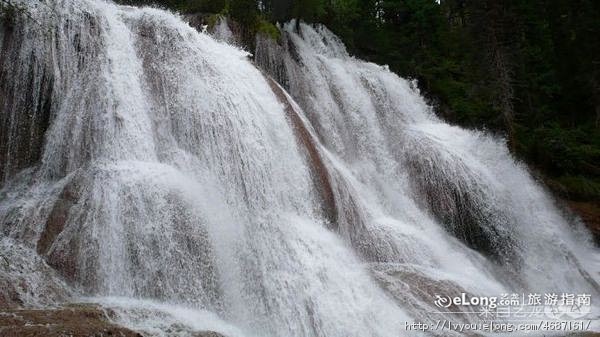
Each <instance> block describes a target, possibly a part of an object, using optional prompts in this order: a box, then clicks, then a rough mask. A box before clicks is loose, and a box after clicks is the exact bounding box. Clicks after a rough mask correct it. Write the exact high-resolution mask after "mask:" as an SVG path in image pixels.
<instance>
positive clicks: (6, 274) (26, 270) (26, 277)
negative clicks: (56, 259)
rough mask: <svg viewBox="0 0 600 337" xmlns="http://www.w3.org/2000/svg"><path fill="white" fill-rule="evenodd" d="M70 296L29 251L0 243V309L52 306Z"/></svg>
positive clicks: (54, 276) (58, 278)
mask: <svg viewBox="0 0 600 337" xmlns="http://www.w3.org/2000/svg"><path fill="white" fill-rule="evenodd" d="M71 295H72V290H71V289H70V288H69V286H68V285H67V284H66V283H65V282H64V281H63V280H62V279H61V278H60V276H59V275H58V273H56V271H54V270H53V269H52V268H51V267H50V266H48V265H47V264H46V262H45V261H44V260H43V259H42V258H41V257H40V256H38V255H37V254H35V251H33V249H30V248H27V247H24V246H23V245H20V244H17V243H14V242H13V241H12V240H9V239H4V240H1V241H0V308H4V309H8V308H13V309H14V308H20V307H28V306H47V305H53V304H55V303H61V302H64V301H67V300H68V299H69V298H70V297H71Z"/></svg>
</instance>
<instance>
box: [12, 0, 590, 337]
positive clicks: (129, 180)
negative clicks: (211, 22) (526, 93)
mask: <svg viewBox="0 0 600 337" xmlns="http://www.w3.org/2000/svg"><path fill="white" fill-rule="evenodd" d="M15 3H16V4H18V5H19V6H21V7H22V8H23V11H22V13H21V14H19V15H15V17H14V18H4V19H3V20H2V26H1V27H0V43H1V45H0V46H1V47H0V130H1V133H0V188H1V189H0V233H1V234H0V235H1V241H0V243H1V244H0V249H2V250H1V251H0V252H4V251H10V252H13V254H16V253H14V252H19V254H18V255H19V258H20V259H22V260H24V261H23V262H22V264H23V265H25V266H27V268H26V270H29V272H28V273H29V274H31V279H33V280H34V281H35V282H36V284H38V283H39V284H40V286H36V287H33V289H30V292H33V293H29V294H28V296H23V302H24V304H26V305H39V304H44V305H48V304H52V302H54V303H55V304H57V303H59V302H60V301H77V300H78V301H82V300H90V301H94V302H98V303H101V304H103V305H105V306H108V307H112V308H115V311H116V312H117V314H118V316H119V318H118V319H119V320H120V322H121V323H122V324H125V325H127V326H130V327H132V328H135V329H138V330H140V331H142V332H144V333H146V334H149V335H157V336H168V335H177V336H183V335H186V334H188V335H191V334H192V332H194V331H204V330H212V331H217V332H220V333H223V334H224V335H226V336H273V337H275V336H290V337H291V336H293V337H296V336H298V337H304V336H306V337H316V336H328V337H353V336H356V337H358V336H361V337H362V336H373V337H385V336H389V337H392V336H398V335H399V334H401V335H404V334H414V335H417V333H415V332H410V331H406V330H405V322H412V321H414V320H416V319H419V320H425V321H427V320H429V321H431V320H433V319H436V318H440V317H452V318H453V319H457V318H456V317H455V316H452V315H451V313H450V312H447V313H441V314H436V315H437V316H434V314H431V313H430V312H432V311H439V308H437V307H435V305H434V304H433V299H434V298H435V296H434V295H435V294H443V295H454V294H458V293H461V292H466V293H469V294H476V295H482V296H491V295H499V294H501V293H510V292H516V291H519V292H522V291H523V292H524V291H531V292H544V291H556V292H562V291H570V292H580V293H591V294H594V295H598V294H599V289H598V284H597V280H598V272H599V270H600V266H599V264H600V257H599V255H598V251H597V249H596V248H594V247H593V246H592V243H591V242H590V241H589V240H588V239H586V235H587V236H589V235H588V234H587V233H585V230H584V229H583V228H582V226H581V225H580V224H578V223H577V222H576V221H573V220H572V219H570V218H569V217H568V216H567V215H566V214H564V213H563V212H561V211H560V210H559V208H557V207H556V205H555V204H554V201H553V200H552V198H551V197H550V196H549V194H548V193H546V192H545V191H544V189H543V188H542V187H541V186H540V185H539V184H538V183H537V182H536V181H535V180H534V179H533V178H532V176H531V175H530V174H529V173H528V171H527V169H526V168H525V167H524V166H523V165H522V164H521V163H518V162H516V161H515V160H514V159H513V158H512V157H511V155H510V154H509V152H508V150H507V148H506V146H505V144H504V142H503V141H502V140H501V139H498V138H495V137H492V136H490V135H488V134H485V133H483V132H478V131H471V130H465V129H461V128H458V127H455V126H451V125H448V124H446V123H444V122H443V121H442V120H440V119H438V118H437V117H436V116H435V114H434V113H433V111H432V108H431V107H430V106H429V105H428V104H427V103H426V102H425V101H424V99H423V97H422V96H421V95H420V94H419V92H418V90H417V89H416V86H415V84H414V83H412V82H410V81H407V80H404V79H402V78H399V77H398V76H396V75H394V74H393V73H391V72H390V71H389V70H388V69H386V68H385V67H381V66H378V65H375V64H372V63H367V62H363V61H360V60H357V59H355V58H353V57H351V56H349V55H348V53H347V52H346V50H345V48H344V46H343V44H342V43H341V42H340V40H339V39H338V38H337V37H335V35H333V34H332V33H331V32H330V31H328V30H327V29H326V28H324V27H321V26H316V27H312V26H308V25H305V24H300V25H298V26H299V27H300V28H299V30H298V31H296V29H295V27H296V24H295V23H294V22H292V23H288V24H286V25H285V26H284V27H282V40H281V41H280V42H279V43H277V42H275V41H273V40H270V39H266V38H262V37H259V38H258V39H257V43H256V45H257V51H256V60H255V62H256V64H255V63H253V62H252V61H251V60H250V59H249V56H250V55H249V54H248V53H247V52H245V51H243V50H241V49H239V48H237V47H234V46H231V45H228V44H226V43H224V42H219V41H217V40H216V39H214V38H213V37H211V36H209V35H207V34H204V33H199V32H198V31H196V30H194V29H193V28H191V27H190V26H189V25H187V24H186V23H184V22H183V20H182V19H181V18H180V17H178V16H176V15H174V14H172V13H169V12H166V11H162V10H158V9H154V8H134V7H127V6H118V5H115V4H113V3H110V2H105V1H102V0H52V1H50V0H48V1H40V2H32V1H27V0H19V1H15ZM219 25H220V27H221V28H220V30H219V31H225V30H224V29H225V28H227V27H226V23H224V22H222V21H219ZM222 25H225V26H222ZM227 32H230V31H227ZM228 34H229V33H228ZM220 38H221V39H226V40H227V39H228V38H229V35H227V38H225V37H223V36H220ZM257 66H258V67H257ZM259 68H260V69H259ZM278 83H279V84H278ZM280 84H281V85H280ZM10 256H12V255H10ZM2 273H5V272H4V271H3V272H2ZM38 274H43V275H45V277H41V276H39V275H38ZM11 275H12V274H11ZM0 276H1V274H0ZM32 282H33V281H32ZM56 289H58V290H56ZM53 291H56V292H57V293H56V294H53V296H49V295H48V293H50V292H53ZM596 312H597V311H596ZM459 319H460V320H462V321H464V322H472V321H474V320H475V319H476V317H474V316H473V315H464V317H460V318H459ZM174 329H175V330H177V331H176V332H173V331H174ZM444 335H448V332H446V334H444Z"/></svg>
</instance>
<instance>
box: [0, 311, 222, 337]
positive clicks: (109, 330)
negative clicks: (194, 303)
mask: <svg viewBox="0 0 600 337" xmlns="http://www.w3.org/2000/svg"><path fill="white" fill-rule="evenodd" d="M110 314H111V313H110V311H107V310H105V309H102V308H100V307H98V306H94V305H71V306H67V307H63V308H56V309H27V310H23V309H21V310H19V309H14V310H11V309H9V310H4V311H0V335H2V336H4V337H38V336H39V337H42V336H43V337H59V336H80V337H83V336H86V337H88V336H89V337H92V336H93V337H96V336H97V337H100V336H121V337H141V336H142V335H141V334H139V333H137V332H135V331H132V330H129V329H127V328H124V327H121V326H119V325H116V324H114V323H112V322H110V319H109V316H110ZM207 336H210V337H212V336H211V335H207Z"/></svg>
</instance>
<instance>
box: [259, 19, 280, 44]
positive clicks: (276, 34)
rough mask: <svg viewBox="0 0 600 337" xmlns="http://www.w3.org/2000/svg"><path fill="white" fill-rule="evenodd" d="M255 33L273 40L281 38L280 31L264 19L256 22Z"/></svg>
mask: <svg viewBox="0 0 600 337" xmlns="http://www.w3.org/2000/svg"><path fill="white" fill-rule="evenodd" d="M256 32H257V33H260V34H264V35H266V36H268V37H270V38H271V39H273V40H279V38H280V37H281V31H279V29H278V28H277V27H276V26H275V25H274V24H272V23H271V22H269V21H267V20H265V19H260V20H259V21H258V25H257V28H256Z"/></svg>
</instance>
